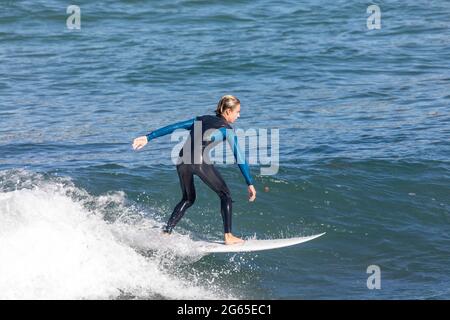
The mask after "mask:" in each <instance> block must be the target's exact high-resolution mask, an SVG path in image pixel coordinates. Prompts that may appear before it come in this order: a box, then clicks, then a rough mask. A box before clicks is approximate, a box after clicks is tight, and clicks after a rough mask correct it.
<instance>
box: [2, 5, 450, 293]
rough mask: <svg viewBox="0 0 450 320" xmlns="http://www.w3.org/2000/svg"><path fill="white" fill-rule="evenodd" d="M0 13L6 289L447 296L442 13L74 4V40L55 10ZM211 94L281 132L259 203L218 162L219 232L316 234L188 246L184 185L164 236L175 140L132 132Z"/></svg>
mask: <svg viewBox="0 0 450 320" xmlns="http://www.w3.org/2000/svg"><path fill="white" fill-rule="evenodd" d="M0 3H1V5H2V6H1V8H2V10H0V298H1V299H17V298H19V299H449V298H450V272H449V267H448V265H449V261H450V260H449V257H450V216H449V214H450V201H449V199H450V173H449V169H450V161H449V159H450V107H449V104H450V94H449V92H450V67H449V57H450V2H448V1H445V0H436V1H424V0H418V1H415V2H414V3H402V2H398V1H378V2H377V3H376V4H377V5H378V6H379V8H380V10H381V25H380V26H381V28H380V29H373V30H369V29H368V26H367V19H368V17H369V16H370V13H367V11H366V10H367V7H368V6H369V5H371V4H373V3H371V2H366V1H351V2H348V1H340V0H339V1H333V2H328V1H302V2H299V1H269V0H263V1H256V2H255V1H244V0H232V1H226V2H219V1H202V0H198V1H194V0H190V1H187V0H185V1H181V0H180V1H157V2H156V1H155V2H150V1H139V0H134V1H118V0H114V1H107V2H106V1H101V2H95V3H92V2H91V1H81V0H80V1H76V3H74V4H76V5H78V6H79V7H80V9H81V16H80V17H81V20H80V21H81V25H80V27H81V29H68V27H67V24H66V20H67V19H68V17H69V16H70V13H69V14H68V13H67V12H66V10H67V4H63V3H61V2H60V1H1V2H0ZM224 94H234V95H236V96H237V97H238V98H239V99H240V100H241V118H239V120H238V121H237V122H236V123H235V125H234V126H235V128H239V129H243V130H249V129H254V130H256V131H257V132H258V130H261V129H266V130H269V131H270V130H274V129H278V130H279V170H278V172H277V173H276V174H274V175H263V174H261V168H262V167H264V165H263V164H261V163H255V164H251V166H250V168H251V173H252V175H253V177H254V180H255V187H256V189H257V192H258V193H257V199H256V202H254V203H249V202H248V201H246V196H247V190H246V185H245V182H244V179H243V177H242V176H241V174H240V172H239V169H238V168H237V166H236V165H220V166H219V170H220V172H221V173H222V175H223V177H224V178H225V180H226V181H227V184H228V185H229V187H230V189H231V191H232V196H233V200H234V203H233V208H234V215H233V232H234V233H235V234H236V235H238V236H242V237H244V238H259V239H270V238H279V237H293V236H304V235H311V234H315V233H321V232H326V234H325V235H324V236H322V237H320V238H318V239H316V240H313V241H311V242H308V243H305V244H302V245H299V246H293V247H288V248H284V249H279V250H271V251H262V252H255V253H241V254H213V255H207V256H205V255H202V254H200V253H199V251H198V250H197V249H196V243H195V240H196V239H221V238H222V222H221V217H220V202H219V199H218V198H217V196H216V195H215V194H214V193H213V192H212V191H210V190H209V189H208V188H207V187H206V186H205V185H204V184H203V183H201V181H200V180H198V179H197V180H196V188H197V201H196V203H195V204H194V206H193V207H191V208H190V209H189V210H188V212H187V213H186V215H185V217H184V218H183V219H182V220H181V222H180V223H179V224H178V226H177V228H176V232H175V234H174V235H173V236H171V237H161V235H160V228H161V227H162V226H163V225H164V223H165V222H166V220H167V219H168V217H169V216H170V214H171V212H172V209H173V207H174V206H175V204H176V203H177V202H178V201H179V200H180V197H181V192H180V187H179V182H178V177H177V174H176V170H175V167H174V165H173V164H172V162H171V153H172V150H173V148H174V147H175V145H176V142H175V141H171V138H170V136H165V137H161V138H159V139H157V140H154V141H151V142H150V143H149V144H148V145H147V146H146V147H145V148H144V149H142V150H141V151H139V152H135V151H133V150H132V148H131V142H132V140H133V138H135V137H137V136H139V135H143V134H145V133H148V132H149V131H150V130H154V129H157V128H159V127H162V126H164V125H166V124H170V123H173V122H177V121H183V120H186V119H190V118H192V117H194V116H196V115H202V114H210V113H212V112H213V110H214V109H215V106H216V104H217V101H218V100H219V98H220V97H221V96H222V95H224ZM247 151H248V153H249V152H250V150H247ZM370 266H377V267H378V268H379V273H375V274H372V273H368V272H367V271H368V269H369V271H370V270H371V269H370ZM377 274H378V275H379V278H378V279H379V282H378V283H379V284H380V288H379V289H369V287H370V285H369V286H368V281H369V283H375V282H371V281H372V280H371V279H373V278H369V277H372V276H375V275H377Z"/></svg>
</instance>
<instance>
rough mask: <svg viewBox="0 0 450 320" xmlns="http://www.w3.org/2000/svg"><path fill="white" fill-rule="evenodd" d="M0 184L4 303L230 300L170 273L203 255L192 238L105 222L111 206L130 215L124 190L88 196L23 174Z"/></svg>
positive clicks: (149, 224)
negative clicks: (142, 299) (160, 299)
mask: <svg viewBox="0 0 450 320" xmlns="http://www.w3.org/2000/svg"><path fill="white" fill-rule="evenodd" d="M16 180H17V181H16ZM30 180H33V183H30ZM43 180H46V181H45V182H43ZM0 181H1V182H2V183H1V184H0V299H111V298H122V297H136V298H166V299H208V298H212V299H215V298H232V297H228V296H226V295H225V294H222V293H220V290H216V289H214V288H211V287H210V286H209V285H208V289H206V288H205V287H204V286H203V285H202V283H201V282H202V279H194V281H193V279H192V278H190V279H188V278H189V277H188V276H186V275H184V276H183V273H182V272H180V273H178V272H174V269H175V271H176V264H175V266H174V265H172V268H170V267H169V268H167V265H168V264H169V265H170V263H172V262H173V261H175V260H176V259H175V258H174V257H178V259H180V258H179V257H182V260H186V259H187V258H189V259H191V260H195V259H199V258H200V257H201V256H200V255H199V253H198V252H196V251H195V246H193V245H192V240H191V239H190V238H189V237H188V236H182V235H175V236H170V237H161V234H160V233H161V232H160V229H159V228H154V227H155V226H156V225H157V224H158V223H157V222H156V221H154V220H152V219H149V218H145V219H141V220H140V221H139V222H136V221H135V222H133V223H130V222H126V219H117V220H116V221H113V222H107V220H105V219H104V216H103V214H104V212H102V211H103V210H105V206H107V205H108V204H111V203H115V204H116V205H117V204H119V206H118V207H119V209H118V210H122V211H124V210H127V208H126V207H125V206H124V205H123V203H122V202H124V201H125V195H124V194H123V193H120V192H119V193H113V194H110V195H103V196H101V197H94V196H89V195H88V194H87V192H86V191H84V190H81V189H78V188H76V187H74V185H73V184H71V183H68V181H67V180H66V181H63V180H58V181H54V179H53V180H51V179H50V181H49V179H44V178H43V177H42V176H39V175H36V174H30V173H27V172H23V171H22V172H17V171H16V172H13V173H11V172H9V173H7V174H5V172H2V173H1V174H0ZM61 181H63V182H61ZM11 182H14V183H15V186H14V187H11V186H12V184H11ZM149 250H150V251H151V252H152V253H150V254H148V252H147V251H149ZM152 250H153V251H152ZM189 259H188V260H187V261H189ZM178 263H179V261H178ZM194 277H195V276H194Z"/></svg>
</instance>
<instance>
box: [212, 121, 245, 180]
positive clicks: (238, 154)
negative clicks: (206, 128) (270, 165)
mask: <svg viewBox="0 0 450 320" xmlns="http://www.w3.org/2000/svg"><path fill="white" fill-rule="evenodd" d="M219 131H220V132H221V135H222V137H226V139H227V141H228V143H229V145H230V147H231V150H233V154H234V158H235V159H236V162H237V164H238V166H239V169H240V170H241V173H242V175H243V176H244V178H245V182H247V185H252V184H253V180H252V177H251V176H250V168H249V166H248V163H247V161H246V160H245V156H244V154H243V153H242V151H241V148H239V144H238V138H237V136H236V134H235V132H234V130H231V129H228V130H227V129H226V128H220V129H219ZM215 138H216V135H215Z"/></svg>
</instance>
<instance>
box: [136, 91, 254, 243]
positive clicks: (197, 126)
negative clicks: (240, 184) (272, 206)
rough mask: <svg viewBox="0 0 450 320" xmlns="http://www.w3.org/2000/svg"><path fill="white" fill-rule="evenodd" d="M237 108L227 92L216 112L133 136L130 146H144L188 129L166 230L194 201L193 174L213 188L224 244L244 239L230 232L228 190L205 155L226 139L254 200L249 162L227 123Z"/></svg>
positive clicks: (238, 102) (235, 117) (180, 157)
mask: <svg viewBox="0 0 450 320" xmlns="http://www.w3.org/2000/svg"><path fill="white" fill-rule="evenodd" d="M240 110H241V103H240V101H239V99H238V98H236V97H234V96H232V95H226V96H223V97H222V98H221V99H220V101H219V103H218V104H217V108H216V111H215V113H216V115H215V116H214V115H204V116H198V117H195V118H193V119H190V120H187V121H182V122H177V123H174V124H171V125H168V126H166V127H163V128H160V129H158V130H155V131H151V132H150V133H149V134H147V135H145V136H141V137H138V138H136V139H134V141H133V149H134V150H139V149H141V148H143V147H144V146H145V145H146V144H147V143H148V141H150V140H152V139H156V138H158V137H161V136H163V135H166V134H170V133H172V132H173V131H175V130H176V129H180V128H183V129H187V130H189V131H190V133H189V136H188V139H187V140H186V142H185V144H184V145H183V148H182V149H181V150H180V153H179V159H178V160H179V161H178V164H177V172H178V177H179V179H180V185H181V190H182V192H183V197H182V199H181V201H180V202H179V203H178V204H177V205H176V206H175V208H174V210H173V213H172V215H171V216H170V218H169V220H168V222H167V225H166V226H165V228H164V232H165V233H167V234H170V233H171V232H172V229H173V228H174V227H175V225H176V224H177V223H178V221H180V219H181V218H182V217H183V215H184V213H185V212H186V210H187V209H188V208H189V207H190V206H192V205H193V204H194V202H195V198H196V194H195V186H194V175H197V176H198V177H200V179H201V180H202V181H203V182H204V183H205V184H206V185H207V186H208V187H210V188H211V189H212V190H213V191H214V192H216V193H217V195H218V196H219V198H220V205H221V214H222V219H223V226H224V240H225V244H236V243H242V242H244V240H243V239H240V238H238V237H236V236H234V235H233V234H232V233H231V216H232V200H231V193H230V190H229V189H228V186H227V184H226V183H225V181H224V180H223V178H222V176H221V175H220V173H219V171H217V169H216V168H215V167H214V165H213V164H212V163H211V162H210V159H209V156H208V151H209V150H211V149H212V148H213V147H214V146H215V145H217V144H219V143H220V142H222V141H224V140H225V139H226V140H227V142H228V143H229V144H230V146H231V149H232V150H233V154H234V157H235V159H236V161H237V163H238V166H239V169H240V170H241V173H242V175H243V176H244V178H245V181H246V183H247V185H248V199H249V201H254V200H255V198H256V190H255V187H254V186H253V180H252V178H251V176H250V170H249V166H248V164H247V162H246V161H245V157H244V156H243V154H242V152H241V150H240V148H239V145H238V143H237V136H236V134H235V132H234V130H233V128H232V127H231V125H230V124H231V123H233V122H235V121H236V120H237V118H239V116H240ZM196 131H197V132H196ZM205 133H206V135H205ZM208 134H209V137H208ZM205 136H206V141H204V140H203V137H205ZM199 140H200V141H199ZM192 142H194V143H192ZM199 146H200V147H199ZM205 151H206V152H205Z"/></svg>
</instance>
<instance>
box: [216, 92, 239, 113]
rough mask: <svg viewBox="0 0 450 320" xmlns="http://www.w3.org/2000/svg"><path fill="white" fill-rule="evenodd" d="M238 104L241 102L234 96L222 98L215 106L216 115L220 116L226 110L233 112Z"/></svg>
mask: <svg viewBox="0 0 450 320" xmlns="http://www.w3.org/2000/svg"><path fill="white" fill-rule="evenodd" d="M240 104H241V102H240V101H239V99H238V98H236V97H235V96H232V95H226V96H223V97H222V98H220V100H219V103H218V104H217V109H216V115H217V116H220V115H221V114H222V113H224V112H225V110H227V109H231V110H233V109H234V108H236V107H237V106H238V105H240Z"/></svg>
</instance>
